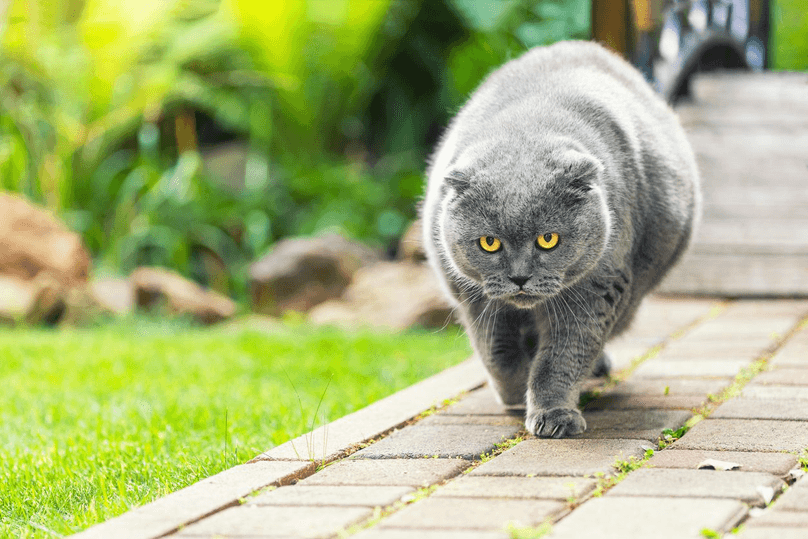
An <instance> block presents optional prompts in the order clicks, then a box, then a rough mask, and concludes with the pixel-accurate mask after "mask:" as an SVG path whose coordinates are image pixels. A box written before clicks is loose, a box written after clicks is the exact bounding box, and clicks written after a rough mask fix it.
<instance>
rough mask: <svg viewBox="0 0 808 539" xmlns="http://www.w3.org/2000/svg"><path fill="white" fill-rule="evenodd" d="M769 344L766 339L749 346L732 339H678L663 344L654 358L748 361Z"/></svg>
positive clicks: (759, 353)
mask: <svg viewBox="0 0 808 539" xmlns="http://www.w3.org/2000/svg"><path fill="white" fill-rule="evenodd" d="M770 345H771V343H770V342H769V340H768V339H766V340H765V341H762V346H754V345H752V346H750V344H749V343H748V342H744V341H736V340H734V339H732V340H714V341H707V342H705V341H688V340H685V339H680V340H676V341H673V342H671V343H669V344H668V345H667V346H665V349H664V350H662V351H661V352H660V353H659V355H658V356H656V357H655V359H659V360H664V361H681V360H688V359H699V360H716V361H726V360H735V361H749V360H752V359H755V358H757V357H758V356H760V355H761V353H762V352H763V351H764V350H765V349H766V348H768V347H769V346H770Z"/></svg>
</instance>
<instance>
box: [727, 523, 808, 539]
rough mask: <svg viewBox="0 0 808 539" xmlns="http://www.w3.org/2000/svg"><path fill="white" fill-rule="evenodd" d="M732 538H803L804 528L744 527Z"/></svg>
mask: <svg viewBox="0 0 808 539" xmlns="http://www.w3.org/2000/svg"><path fill="white" fill-rule="evenodd" d="M732 538H733V539H805V530H804V529H800V528H782V527H766V528H750V527H748V526H744V528H743V529H742V530H741V531H740V532H739V533H738V534H737V535H733V536H732Z"/></svg>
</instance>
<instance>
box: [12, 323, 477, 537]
mask: <svg viewBox="0 0 808 539" xmlns="http://www.w3.org/2000/svg"><path fill="white" fill-rule="evenodd" d="M468 354H469V348H468V344H467V340H466V338H465V337H464V336H462V335H460V336H458V335H457V333H456V332H446V333H440V334H435V333H428V332H410V333H406V334H403V335H395V334H374V333H369V332H357V333H345V332H341V331H339V330H336V329H313V328H309V327H307V326H304V325H300V324H298V325H292V326H282V327H281V328H280V329H278V331H275V332H273V333H271V334H270V333H260V332H257V331H251V330H246V329H242V330H237V331H227V330H224V329H222V330H206V329H202V328H196V327H193V326H191V325H189V324H185V323H180V322H171V323H165V322H158V321H150V320H144V319H135V320H128V321H125V322H115V323H110V324H107V325H102V326H100V327H96V328H91V329H65V330H50V331H49V330H44V329H4V328H0V384H2V388H3V390H2V392H0V440H2V443H0V537H51V536H57V535H59V534H68V533H71V532H76V531H78V530H81V529H83V528H86V527H88V526H90V525H92V524H94V523H97V522H101V521H103V520H106V519H108V518H111V517H113V516H115V515H118V514H120V513H123V512H125V511H126V510H127V509H130V508H132V507H135V506H138V505H141V504H144V503H147V502H149V501H151V500H154V499H155V498H157V497H159V496H163V495H165V494H167V493H169V492H172V491H175V490H178V489H180V488H182V487H184V486H186V485H188V484H191V483H193V482H195V481H197V480H199V479H201V478H203V477H207V476H209V475H212V474H214V473H217V472H219V471H221V470H223V469H226V468H229V467H231V466H233V465H235V464H237V463H241V462H244V461H246V460H249V459H250V458H252V457H253V456H255V455H256V454H258V453H260V452H261V451H264V450H266V449H269V448H271V447H273V446H274V445H277V444H279V443H282V442H284V441H286V440H288V439H290V438H292V437H294V436H297V435H300V434H303V433H305V432H307V431H308V430H310V428H311V427H312V426H313V425H314V426H318V425H320V424H322V423H323V422H328V421H332V420H334V419H336V418H338V417H341V416H343V415H345V414H347V413H349V412H351V411H353V410H356V409H358V408H361V407H362V406H364V405H366V404H368V403H370V402H372V401H375V400H377V399H379V398H381V397H384V396H386V395H388V394H390V393H392V392H394V391H396V390H398V389H400V388H403V387H406V386H407V385H409V384H412V383H413V382H415V381H417V380H420V379H422V378H425V377H426V376H428V375H431V374H433V373H435V372H438V371H440V370H441V369H443V368H445V367H447V366H449V365H452V364H456V363H458V362H460V361H461V360H463V359H464V358H465V357H467V356H468ZM321 399H322V402H321ZM317 410H319V411H317ZM315 411H317V414H316V417H315Z"/></svg>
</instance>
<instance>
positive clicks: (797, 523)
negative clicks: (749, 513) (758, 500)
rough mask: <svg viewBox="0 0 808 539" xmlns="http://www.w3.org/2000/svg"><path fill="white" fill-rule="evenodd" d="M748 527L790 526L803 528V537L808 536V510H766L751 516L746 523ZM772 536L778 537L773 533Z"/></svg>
mask: <svg viewBox="0 0 808 539" xmlns="http://www.w3.org/2000/svg"><path fill="white" fill-rule="evenodd" d="M744 524H745V525H746V526H747V527H748V528H769V527H781V526H782V527H788V528H802V533H803V534H805V535H803V537H808V512H806V511H777V510H773V509H768V510H766V511H765V512H764V513H763V514H761V515H759V516H756V517H754V518H750V519H749V520H747V521H746V522H745V523H744ZM771 537H775V538H776V537H777V536H776V535H772V536H771Z"/></svg>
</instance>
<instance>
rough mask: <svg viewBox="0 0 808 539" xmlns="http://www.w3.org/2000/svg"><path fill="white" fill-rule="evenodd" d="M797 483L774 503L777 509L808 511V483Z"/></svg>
mask: <svg viewBox="0 0 808 539" xmlns="http://www.w3.org/2000/svg"><path fill="white" fill-rule="evenodd" d="M802 483H803V485H804V486H802V485H800V483H796V484H795V485H794V486H792V487H791V488H790V489H788V490H787V491H786V492H784V493H783V494H782V495H781V496H780V497H779V498H777V501H776V502H775V503H774V510H775V511H802V512H806V511H808V483H805V482H804V481H803V482H802Z"/></svg>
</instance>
